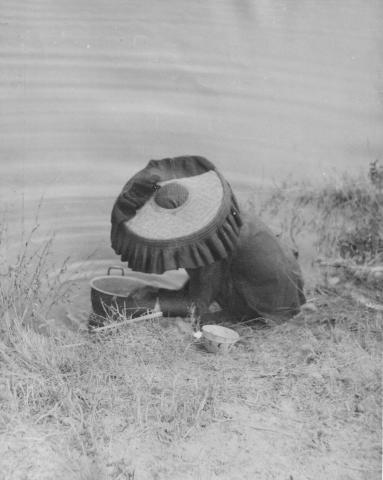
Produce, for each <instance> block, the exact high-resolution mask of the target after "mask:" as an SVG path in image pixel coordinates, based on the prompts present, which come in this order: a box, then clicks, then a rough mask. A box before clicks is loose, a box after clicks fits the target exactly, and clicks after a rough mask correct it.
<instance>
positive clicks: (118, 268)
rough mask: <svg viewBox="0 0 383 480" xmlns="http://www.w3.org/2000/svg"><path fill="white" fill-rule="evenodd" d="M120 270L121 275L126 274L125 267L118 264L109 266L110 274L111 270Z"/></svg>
mask: <svg viewBox="0 0 383 480" xmlns="http://www.w3.org/2000/svg"><path fill="white" fill-rule="evenodd" d="M113 269H115V270H120V271H121V275H122V276H124V275H125V272H124V269H123V268H122V267H119V266H118V265H112V266H111V267H109V268H108V275H110V271H111V270H113Z"/></svg>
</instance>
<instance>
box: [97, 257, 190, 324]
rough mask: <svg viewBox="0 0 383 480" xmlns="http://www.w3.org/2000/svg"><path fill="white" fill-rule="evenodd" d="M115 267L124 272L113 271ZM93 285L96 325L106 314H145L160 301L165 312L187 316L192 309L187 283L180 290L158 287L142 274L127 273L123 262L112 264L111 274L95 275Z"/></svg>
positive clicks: (101, 321)
mask: <svg viewBox="0 0 383 480" xmlns="http://www.w3.org/2000/svg"><path fill="white" fill-rule="evenodd" d="M113 269H115V270H119V271H120V272H121V275H111V274H110V272H111V271H112V270H113ZM90 287H91V302H92V308H93V312H94V314H95V315H93V316H92V318H91V319H90V323H91V324H92V325H94V326H95V325H97V326H99V325H101V324H102V323H103V320H105V318H116V317H118V316H119V315H122V316H137V315H142V313H143V312H145V311H146V310H153V309H154V308H155V306H156V303H158V307H159V309H160V310H161V311H162V312H163V314H164V315H165V316H186V315H187V312H188V305H189V301H188V292H187V287H186V288H182V289H180V290H168V289H164V288H158V287H154V286H151V285H148V282H147V281H145V280H142V279H140V278H135V277H128V276H125V272H124V269H123V268H122V267H119V266H111V267H109V268H108V271H107V275H104V276H101V277H95V278H93V279H92V280H91V282H90Z"/></svg>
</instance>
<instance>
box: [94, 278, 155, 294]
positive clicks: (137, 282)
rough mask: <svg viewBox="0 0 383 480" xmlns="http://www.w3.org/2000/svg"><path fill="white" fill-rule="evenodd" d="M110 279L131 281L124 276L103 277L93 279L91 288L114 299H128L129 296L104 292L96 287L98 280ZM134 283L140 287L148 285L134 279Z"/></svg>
mask: <svg viewBox="0 0 383 480" xmlns="http://www.w3.org/2000/svg"><path fill="white" fill-rule="evenodd" d="M109 278H118V279H120V280H121V279H122V280H131V279H130V278H129V277H124V276H122V275H101V276H99V277H94V278H92V280H91V281H90V282H89V285H90V287H91V289H92V290H94V291H96V292H98V293H104V294H105V295H111V296H112V297H121V298H127V296H128V295H126V294H121V293H113V292H108V291H106V290H103V289H101V288H99V287H96V286H95V285H94V282H95V281H96V280H105V279H109ZM134 281H135V282H136V284H137V286H138V287H139V286H140V285H141V286H145V285H146V283H145V282H143V281H142V280H137V279H134Z"/></svg>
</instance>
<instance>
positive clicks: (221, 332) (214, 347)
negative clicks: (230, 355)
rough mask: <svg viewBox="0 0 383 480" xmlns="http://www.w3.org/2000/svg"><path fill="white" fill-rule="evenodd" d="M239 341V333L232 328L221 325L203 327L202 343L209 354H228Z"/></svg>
mask: <svg viewBox="0 0 383 480" xmlns="http://www.w3.org/2000/svg"><path fill="white" fill-rule="evenodd" d="M238 340H239V335H238V333H237V332H235V331H234V330H231V328H226V327H221V326H220V325H204V326H203V327H202V342H203V344H204V346H205V348H206V350H207V351H208V352H211V353H227V352H228V351H229V350H230V349H231V347H232V346H233V345H234V344H235V342H237V341H238Z"/></svg>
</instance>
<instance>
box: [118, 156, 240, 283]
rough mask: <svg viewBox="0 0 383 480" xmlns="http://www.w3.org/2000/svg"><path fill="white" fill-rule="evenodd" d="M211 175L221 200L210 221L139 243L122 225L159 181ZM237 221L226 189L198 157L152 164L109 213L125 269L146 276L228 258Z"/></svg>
mask: <svg viewBox="0 0 383 480" xmlns="http://www.w3.org/2000/svg"><path fill="white" fill-rule="evenodd" d="M211 170H213V171H214V172H215V173H216V174H217V175H218V176H219V178H220V180H221V182H222V187H223V199H222V203H221V206H220V208H219V211H218V212H217V214H216V216H215V218H214V219H213V220H212V221H211V222H210V223H209V224H208V225H206V226H204V227H203V228H201V229H200V230H197V231H195V232H193V233H192V234H190V235H187V236H184V237H177V238H174V239H166V240H163V239H160V240H159V239H151V238H144V237H141V236H139V235H137V234H136V233H134V232H133V231H132V230H130V229H129V228H128V227H127V226H126V223H125V225H122V224H123V223H124V222H129V220H130V219H132V218H133V217H134V216H135V214H136V211H137V210H138V209H139V208H141V207H142V206H143V204H145V203H146V201H148V200H149V199H150V198H151V196H152V195H153V193H154V191H155V190H156V185H157V183H158V182H162V181H166V180H170V179H181V178H184V177H191V176H195V175H201V174H203V173H206V172H208V171H211ZM241 226H242V221H241V218H240V214H239V208H238V204H237V201H236V199H235V197H234V194H233V193H232V191H231V188H230V185H229V184H228V183H227V182H226V180H225V179H224V178H223V177H222V176H221V175H220V173H219V172H217V170H216V169H215V167H214V165H213V164H212V163H211V162H209V161H208V160H206V159H205V158H203V157H190V156H185V157H177V158H174V159H171V158H166V159H163V160H151V161H150V162H149V164H148V165H147V166H146V167H145V168H144V169H143V170H141V171H140V172H138V173H137V174H136V175H135V176H134V177H133V178H132V179H131V180H129V182H128V183H127V184H126V185H125V187H124V188H123V190H122V192H121V194H120V195H119V197H118V198H117V200H116V202H115V205H114V207H113V211H112V230H111V241H112V248H113V249H114V251H115V252H116V253H117V254H118V255H121V260H122V261H123V262H125V261H126V262H128V266H129V268H131V269H132V270H135V271H140V272H146V273H157V274H158V273H163V272H165V271H167V270H175V269H178V268H186V269H194V268H200V267H204V266H207V265H210V264H212V263H214V262H217V261H219V260H222V259H224V258H227V257H228V256H229V255H230V254H231V253H232V252H233V251H234V249H235V248H236V246H237V244H238V238H239V232H240V228H241Z"/></svg>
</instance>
